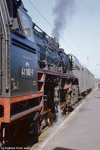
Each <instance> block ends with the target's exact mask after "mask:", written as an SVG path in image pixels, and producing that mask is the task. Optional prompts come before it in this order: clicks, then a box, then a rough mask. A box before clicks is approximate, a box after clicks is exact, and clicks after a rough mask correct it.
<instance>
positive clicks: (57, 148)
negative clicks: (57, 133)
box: [52, 147, 76, 150]
mask: <svg viewBox="0 0 100 150" xmlns="http://www.w3.org/2000/svg"><path fill="white" fill-rule="evenodd" d="M52 150H76V149H70V148H63V147H56V148H54V149H52Z"/></svg>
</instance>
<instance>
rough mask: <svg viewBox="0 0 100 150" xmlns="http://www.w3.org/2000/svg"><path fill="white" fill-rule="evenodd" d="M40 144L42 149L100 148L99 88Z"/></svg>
mask: <svg viewBox="0 0 100 150" xmlns="http://www.w3.org/2000/svg"><path fill="white" fill-rule="evenodd" d="M80 105H81V106H78V108H76V109H77V110H75V111H74V113H73V115H70V117H69V119H67V120H66V121H65V122H64V125H61V126H60V129H57V130H56V131H55V132H56V133H55V134H54V135H53V136H52V135H51V136H52V138H50V137H49V140H48V141H47V142H45V143H43V145H42V146H41V149H43V150H99V149H100V117H99V114H100V90H97V89H96V90H94V91H93V92H92V93H91V94H89V95H88V96H87V97H86V99H85V100H83V102H82V104H80Z"/></svg>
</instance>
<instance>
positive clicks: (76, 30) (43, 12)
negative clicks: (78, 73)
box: [23, 0, 100, 78]
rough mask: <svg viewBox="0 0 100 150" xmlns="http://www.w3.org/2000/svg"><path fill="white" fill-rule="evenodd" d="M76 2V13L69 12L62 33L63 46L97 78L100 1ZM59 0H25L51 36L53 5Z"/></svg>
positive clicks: (43, 28)
mask: <svg viewBox="0 0 100 150" xmlns="http://www.w3.org/2000/svg"><path fill="white" fill-rule="evenodd" d="M63 1H64V0H62V3H63ZM72 1H73V7H72V13H69V14H68V12H67V11H66V12H65V16H66V18H67V23H66V26H65V28H64V30H63V32H62V34H61V36H60V40H59V43H60V46H61V48H63V49H64V51H65V52H66V53H67V54H69V53H70V54H74V55H75V56H76V57H77V58H78V59H79V61H80V62H81V63H82V64H84V65H85V66H86V67H87V68H88V69H89V70H90V71H91V72H92V73H93V74H94V75H95V77H96V78H100V0H72ZM57 2H58V1H57V0H23V3H24V6H25V8H26V9H27V10H28V14H29V15H30V16H31V17H32V21H33V22H34V23H36V24H37V25H38V26H39V27H40V28H41V29H42V30H44V31H45V32H46V33H47V34H48V35H49V36H52V30H53V28H54V20H55V14H54V13H53V8H55V6H56V4H57ZM32 4H33V5H32ZM61 19H62V18H61Z"/></svg>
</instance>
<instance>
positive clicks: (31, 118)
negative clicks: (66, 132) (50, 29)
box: [0, 0, 94, 147]
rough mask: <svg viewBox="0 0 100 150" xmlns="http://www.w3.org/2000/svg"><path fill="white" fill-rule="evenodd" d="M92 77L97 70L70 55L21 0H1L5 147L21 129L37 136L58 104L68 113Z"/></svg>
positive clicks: (0, 99)
mask: <svg viewBox="0 0 100 150" xmlns="http://www.w3.org/2000/svg"><path fill="white" fill-rule="evenodd" d="M77 63H78V65H77ZM86 72H87V74H86ZM83 74H84V75H83ZM81 79H82V80H81ZM91 79H92V80H91ZM83 80H84V81H83ZM87 80H88V85H86V84H85V83H87ZM85 81H86V82H85ZM91 81H92V84H91ZM93 81H94V76H93V74H92V73H90V72H89V71H88V70H87V69H86V68H85V67H83V66H82V65H81V64H80V63H79V62H78V60H77V58H76V57H75V56H73V55H70V54H68V55H67V54H66V53H65V52H64V50H63V49H61V48H60V47H59V43H58V42H57V41H56V39H55V38H51V37H49V36H48V35H47V34H46V33H45V32H44V31H43V30H42V29H40V28H39V27H38V26H37V25H36V24H34V23H33V22H32V19H31V17H30V16H29V15H28V13H27V10H26V9H25V8H24V6H23V3H22V1H21V0H1V1H0V141H1V145H2V146H3V147H5V145H9V146H11V145H12V143H13V141H14V139H15V137H18V138H19V137H21V134H20V132H21V131H23V134H25V135H26V134H31V135H32V134H39V133H40V132H41V130H42V129H43V128H44V126H46V125H50V124H51V123H52V115H53V114H56V113H57V111H58V106H60V108H61V110H62V112H63V113H66V111H69V110H70V108H72V106H73V105H74V104H75V103H76V102H77V101H78V95H82V94H83V93H84V92H87V91H88V90H91V89H92V88H93V86H94V82H93ZM83 84H85V86H84V90H81V87H83ZM51 114H52V115H51Z"/></svg>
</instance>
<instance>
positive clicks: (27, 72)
mask: <svg viewBox="0 0 100 150" xmlns="http://www.w3.org/2000/svg"><path fill="white" fill-rule="evenodd" d="M33 74H34V71H33V69H31V68H24V67H23V68H21V77H29V78H32V77H33Z"/></svg>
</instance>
